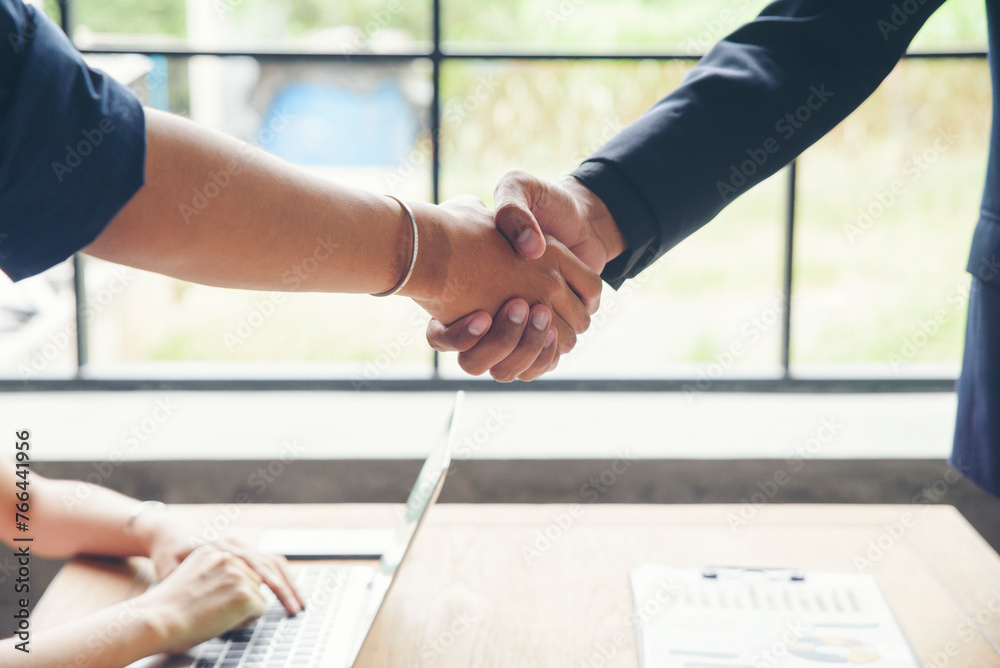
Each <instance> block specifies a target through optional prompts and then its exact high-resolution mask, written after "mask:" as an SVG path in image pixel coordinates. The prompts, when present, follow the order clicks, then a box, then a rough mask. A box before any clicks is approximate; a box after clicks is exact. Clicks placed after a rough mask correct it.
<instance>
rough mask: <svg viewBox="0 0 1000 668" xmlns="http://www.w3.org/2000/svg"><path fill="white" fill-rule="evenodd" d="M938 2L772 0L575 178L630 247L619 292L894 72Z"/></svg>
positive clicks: (619, 267)
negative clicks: (603, 208) (608, 215)
mask: <svg viewBox="0 0 1000 668" xmlns="http://www.w3.org/2000/svg"><path fill="white" fill-rule="evenodd" d="M943 2H944V0H778V2H774V3H772V4H770V5H769V6H768V7H767V8H766V9H765V10H764V11H763V12H761V14H760V15H759V16H758V17H757V18H756V19H755V20H754V21H752V22H750V23H748V24H746V25H745V26H743V27H741V28H739V29H738V30H736V31H735V32H734V33H733V34H731V35H729V36H728V37H726V38H725V39H724V40H722V41H721V42H720V43H719V44H718V45H716V46H715V47H714V48H713V49H712V50H711V51H710V52H709V53H708V54H707V55H706V56H705V57H704V58H702V60H701V61H700V62H699V63H698V65H697V66H696V67H694V68H693V69H692V70H691V71H690V72H689V73H688V75H687V76H686V77H685V80H684V83H683V84H682V85H681V86H680V87H679V88H678V89H677V90H675V91H674V92H673V93H671V94H670V95H668V96H667V97H665V98H664V99H662V100H660V102H658V103H657V104H656V105H655V106H654V107H653V108H652V109H650V110H649V111H647V112H646V113H645V114H644V115H643V116H642V117H640V118H639V119H638V120H637V121H635V122H634V123H632V124H631V125H629V126H628V127H627V128H625V129H624V130H623V131H622V132H621V133H619V134H618V135H616V136H615V137H614V138H613V139H611V141H609V142H608V143H607V144H605V145H604V146H602V147H601V148H600V149H599V150H598V151H597V152H596V153H594V154H593V155H592V156H591V157H590V158H588V159H587V160H586V161H585V162H584V163H583V164H582V165H580V167H579V168H577V170H576V171H574V172H573V176H575V177H576V178H577V179H579V180H580V181H582V182H583V183H584V184H585V185H586V186H587V187H588V188H590V189H591V190H592V191H594V193H595V194H597V196H598V197H600V198H601V199H602V200H603V201H604V203H605V204H606V205H607V207H608V209H609V210H610V211H611V214H612V215H613V216H614V218H615V221H616V222H617V224H618V226H619V228H621V230H622V232H623V234H624V236H625V238H626V239H627V241H628V244H629V248H628V250H627V251H626V252H625V253H623V254H622V255H621V256H619V257H618V258H616V259H614V260H613V261H612V262H610V263H609V264H608V266H607V267H606V268H605V271H604V275H603V276H604V279H605V280H606V281H608V283H610V284H611V285H612V286H614V287H618V286H620V285H621V283H622V282H623V281H624V280H625V279H626V278H630V277H632V276H635V275H636V274H638V273H639V272H640V271H642V270H643V269H645V268H646V267H647V266H649V265H650V264H651V263H652V262H653V261H654V260H656V259H657V258H659V257H660V256H661V255H663V254H664V253H666V252H667V251H668V250H669V249H671V248H672V247H674V246H675V245H677V244H678V243H679V242H680V241H682V240H683V239H684V238H685V237H687V236H688V235H690V234H691V233H693V232H694V231H696V230H697V229H698V228H700V227H701V226H702V225H704V224H705V223H707V222H708V221H710V220H711V219H712V218H714V217H715V216H716V215H717V214H718V213H719V212H720V211H721V210H722V209H723V208H724V207H725V206H726V205H727V204H729V203H730V202H732V201H733V200H734V199H735V198H736V197H738V196H739V195H741V194H743V193H744V192H746V191H747V190H749V189H750V188H751V187H753V186H754V185H756V184H757V183H759V182H761V181H763V180H764V179H765V178H767V177H768V176H771V175H772V174H774V173H775V172H777V171H778V170H779V169H781V168H782V167H784V166H785V165H787V164H788V163H789V162H791V161H792V160H793V159H794V158H795V157H796V156H798V155H799V154H800V153H801V152H802V151H804V150H805V149H806V148H807V147H809V146H810V145H812V144H813V143H814V142H816V141H817V140H818V139H819V138H820V137H822V136H823V135H825V134H826V133H827V132H829V131H830V130H831V129H832V128H833V127H834V126H835V125H837V123H839V122H840V121H841V120H843V119H844V118H846V117H847V116H848V115H849V114H850V113H851V112H852V111H854V109H856V108H857V107H858V105H860V104H861V103H862V102H863V101H864V100H865V99H866V98H867V97H868V96H869V95H871V93H872V92H873V91H874V90H875V89H876V88H877V87H878V85H879V84H880V83H881V82H882V80H883V79H885V77H886V76H888V74H889V72H891V71H892V69H893V67H894V66H895V65H896V63H897V62H898V60H899V59H900V58H901V57H902V55H903V54H904V53H905V52H906V48H907V47H908V46H909V44H910V42H911V41H912V40H913V37H914V36H915V35H916V33H917V31H918V30H919V29H920V27H921V26H922V25H923V24H924V22H925V21H926V20H927V18H928V17H930V15H931V14H932V13H933V12H934V11H935V10H936V9H937V8H938V7H939V6H940V5H941V4H943Z"/></svg>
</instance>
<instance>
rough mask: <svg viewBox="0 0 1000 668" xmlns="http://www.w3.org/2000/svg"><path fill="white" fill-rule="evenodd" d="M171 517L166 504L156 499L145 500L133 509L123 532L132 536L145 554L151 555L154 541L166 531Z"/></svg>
mask: <svg viewBox="0 0 1000 668" xmlns="http://www.w3.org/2000/svg"><path fill="white" fill-rule="evenodd" d="M169 522H170V519H169V517H168V514H167V507H166V505H164V504H162V503H158V502H154V501H143V502H141V503H139V504H137V505H136V507H135V508H134V509H133V510H132V514H131V515H130V517H129V519H128V522H127V523H126V524H125V527H124V529H123V533H124V534H125V535H126V536H132V537H133V538H134V539H135V540H136V541H137V542H138V543H139V545H140V546H141V547H142V550H143V556H147V557H148V556H150V553H151V551H152V546H153V543H155V541H156V538H157V536H158V535H160V534H162V533H163V532H164V529H165V528H166V526H168V525H169Z"/></svg>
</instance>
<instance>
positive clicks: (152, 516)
mask: <svg viewBox="0 0 1000 668" xmlns="http://www.w3.org/2000/svg"><path fill="white" fill-rule="evenodd" d="M22 470H24V469H22ZM24 481H25V480H24V478H23V477H19V476H18V474H17V472H16V470H15V467H14V464H13V462H11V461H9V460H6V459H3V460H0V504H2V507H3V508H5V509H6V511H9V512H13V509H15V508H17V507H18V505H19V504H24V503H27V512H26V513H25V514H26V515H28V517H30V525H29V527H30V529H29V531H27V532H25V533H24V534H22V535H21V536H20V537H26V538H31V539H32V540H31V542H30V543H29V542H18V543H14V542H12V541H11V536H10V534H9V533H7V534H4V535H3V540H4V541H5V542H8V544H9V545H11V546H12V547H13V549H14V550H15V551H18V550H21V552H20V553H19V554H20V555H24V554H25V552H23V550H25V549H27V550H28V554H29V555H30V556H28V557H26V558H27V559H29V563H30V557H36V556H37V557H49V558H69V557H73V556H77V555H93V556H109V557H129V556H144V557H151V558H152V559H153V561H154V564H155V567H156V570H157V573H158V575H159V576H160V578H161V582H160V583H159V584H157V585H155V586H153V587H152V588H150V589H149V591H147V592H145V593H143V594H141V595H139V596H137V597H135V598H133V599H131V600H128V601H125V602H123V603H119V604H118V605H115V606H112V607H110V608H107V609H105V610H102V611H100V612H97V613H95V614H92V615H89V616H87V617H83V618H81V619H77V620H75V621H74V622H72V623H69V624H64V625H62V626H58V627H55V628H52V629H44V630H38V631H35V630H32V633H31V645H30V653H25V652H23V651H19V650H18V649H17V643H18V642H19V640H18V638H17V637H16V636H15V637H14V638H8V639H5V640H0V668H35V667H38V668H52V667H53V666H77V665H87V666H92V667H93V666H100V667H101V668H122V667H123V666H127V665H129V664H130V663H133V662H134V661H137V660H138V659H141V658H142V657H145V656H149V655H151V654H157V653H160V652H165V651H177V650H183V649H187V648H190V647H193V646H194V645H197V644H198V643H200V642H202V641H204V640H207V639H209V638H212V637H215V636H217V635H219V634H220V633H223V632H225V631H228V630H231V629H236V628H241V627H243V626H245V625H247V624H249V623H251V622H253V620H255V619H256V618H257V617H259V616H260V615H262V614H263V613H264V610H265V599H264V596H263V595H262V593H261V587H260V585H261V584H262V583H264V584H267V586H268V587H270V588H271V590H272V591H273V592H274V594H275V596H276V597H278V599H279V600H280V601H281V602H282V604H283V605H284V607H285V609H286V614H295V613H297V612H298V611H300V610H301V609H302V606H303V601H302V598H301V597H300V595H299V593H298V592H297V591H296V589H295V587H294V585H293V584H292V580H291V579H290V578H289V577H288V572H287V567H286V564H285V560H284V558H283V557H277V556H274V555H266V554H262V553H260V552H258V551H257V550H254V549H253V548H251V547H248V546H246V545H244V544H243V543H242V542H239V541H238V540H235V539H229V538H224V539H221V540H217V541H215V542H214V543H213V544H209V545H202V546H200V547H197V543H196V542H195V541H194V540H192V538H196V534H195V533H194V531H193V530H192V527H190V526H188V525H187V524H186V523H184V522H183V521H181V520H179V519H177V518H175V517H174V515H173V514H172V513H171V512H169V511H168V510H166V508H165V507H164V506H162V505H161V504H156V503H151V502H143V503H139V502H138V501H136V500H135V499H130V498H129V497H127V496H124V495H121V494H118V493H116V492H113V491H111V490H108V489H103V488H101V487H97V486H95V485H91V484H87V483H83V482H77V481H64V480H51V479H47V478H44V477H42V476H40V475H38V474H37V473H35V472H34V471H29V473H28V476H27V484H26V485H24V487H23V488H22V487H18V486H17V483H18V482H24ZM22 489H23V490H25V491H27V496H24V497H22V498H18V496H17V495H18V494H19V493H22ZM25 498H26V499H27V501H25V500H24V499H25ZM165 511H166V512H165ZM22 594H23V595H24V596H25V598H26V599H27V598H29V597H30V600H31V601H36V600H38V597H39V595H40V594H41V592H40V591H27V592H22Z"/></svg>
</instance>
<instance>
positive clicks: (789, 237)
mask: <svg viewBox="0 0 1000 668" xmlns="http://www.w3.org/2000/svg"><path fill="white" fill-rule="evenodd" d="M58 5H59V10H60V22H61V26H62V29H63V31H64V32H66V34H70V33H71V31H70V27H71V25H72V0H58ZM430 9H431V13H432V16H431V48H430V50H429V51H411V52H405V53H391V54H380V53H352V54H337V53H312V52H310V53H305V52H295V51H253V50H202V49H186V48H172V49H162V48H161V49H154V50H150V49H146V48H142V47H139V48H135V46H134V45H127V46H121V47H113V48H112V47H101V48H84V49H80V51H81V52H82V53H84V54H141V55H149V56H167V57H181V58H187V57H191V56H201V55H207V56H251V57H254V58H257V59H259V60H265V61H269V62H274V61H300V60H307V61H324V60H325V61H333V62H339V63H344V62H358V63H392V62H397V63H398V62H414V61H418V60H429V61H430V62H431V65H432V72H431V80H432V84H433V96H432V100H431V105H430V109H429V113H430V119H429V122H430V140H431V191H432V197H433V201H434V202H435V203H437V202H439V201H440V198H439V195H440V175H441V141H440V140H441V137H440V133H441V68H442V65H443V64H444V63H446V62H449V61H455V62H460V61H466V62H474V61H510V62H515V61H573V62H588V61H590V62H593V61H623V62H627V61H633V62H634V61H640V60H655V61H673V60H676V61H689V62H695V61H697V60H698V59H699V58H700V57H701V56H700V55H691V54H680V53H655V52H651V53H619V52H610V51H605V52H595V53H573V52H560V51H552V52H548V51H546V52H540V51H536V52H532V51H503V50H497V51H490V52H476V51H457V50H456V51H449V50H447V49H443V48H442V39H441V37H442V35H441V15H442V0H431V3H430ZM986 57H987V54H986V52H985V51H935V52H920V53H907V54H906V55H905V56H904V59H908V60H954V59H976V60H984V59H986ZM785 175H786V181H785V197H784V200H785V211H784V244H783V255H782V257H783V267H782V284H781V293H782V297H783V299H784V303H785V304H786V305H787V308H785V309H784V314H783V319H782V323H781V343H780V345H781V349H780V360H781V371H780V375H778V376H774V377H750V378H721V379H718V380H714V381H713V382H712V383H710V384H708V385H707V387H706V386H705V385H704V384H703V383H702V384H700V385H699V383H698V381H697V380H696V379H693V378H672V377H671V378H654V379H635V378H580V379H548V378H544V377H543V378H542V379H539V380H536V381H534V382H532V383H518V382H515V383H496V382H494V381H492V380H483V379H476V378H443V377H442V376H441V374H440V367H439V355H438V353H436V352H435V353H434V357H433V367H432V369H433V371H432V373H431V375H430V376H429V377H427V378H417V379H413V378H408V379H392V378H385V379H376V380H371V381H358V380H356V379H350V378H343V377H341V378H328V379H315V378H308V379H307V378H294V377H285V378H258V379H249V378H238V379H237V378H101V377H99V376H94V375H92V374H90V373H89V372H88V363H89V359H88V327H87V320H86V318H85V317H84V307H85V300H84V294H85V285H84V268H83V263H82V260H81V258H80V256H79V255H77V256H75V257H74V258H73V269H74V280H73V285H74V297H75V300H76V332H77V337H76V357H77V364H76V372H75V374H74V375H73V376H72V377H71V378H52V379H30V380H15V379H0V391H99V390H104V391H131V390H155V391H164V390H178V391H192V390H205V391H273V390H333V391H336V390H356V391H390V392H397V391H431V392H434V391H454V390H457V389H464V390H472V391H476V390H479V391H556V392H565V391H609V392H662V391H675V392H677V391H685V390H688V389H690V388H692V387H698V390H699V391H713V392H765V393H766V392H814V393H822V392H830V393H880V392H950V391H952V390H953V389H954V384H955V379H954V378H940V377H904V378H886V377H836V378H830V377H801V376H795V375H793V374H792V372H791V354H790V350H791V319H792V301H791V295H792V290H793V288H794V284H793V283H794V281H793V279H794V277H793V267H794V250H795V244H794V239H795V226H796V213H795V212H796V198H797V193H796V175H797V163H796V161H792V163H791V164H789V165H788V167H786V168H785Z"/></svg>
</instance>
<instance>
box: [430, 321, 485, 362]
mask: <svg viewBox="0 0 1000 668" xmlns="http://www.w3.org/2000/svg"><path fill="white" fill-rule="evenodd" d="M491 324H493V318H492V317H491V316H490V314H489V313H487V312H486V311H476V312H475V313H470V314H469V315H467V316H465V317H464V318H459V319H458V320H456V321H455V322H453V323H451V324H450V325H445V324H444V323H442V322H441V321H440V320H438V319H437V318H431V321H430V322H429V323H427V343H429V344H430V346H431V348H433V349H434V350H437V351H438V352H442V353H447V352H452V351H456V350H457V351H458V352H460V353H464V352H465V351H466V350H468V349H469V348H471V347H473V346H474V345H476V344H477V343H479V342H480V341H481V340H482V338H483V334H485V333H486V330H488V329H489V328H490V325H491Z"/></svg>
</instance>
